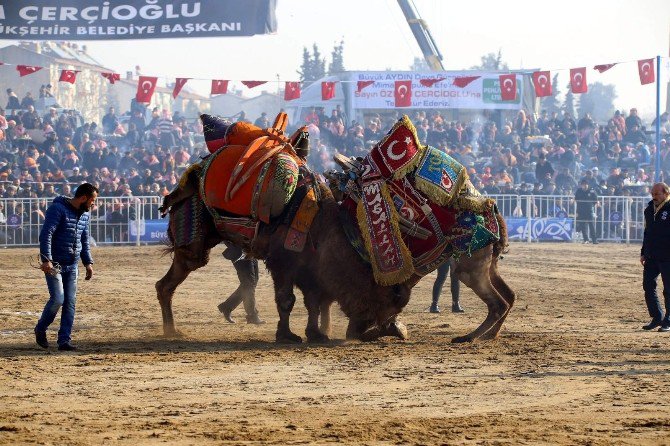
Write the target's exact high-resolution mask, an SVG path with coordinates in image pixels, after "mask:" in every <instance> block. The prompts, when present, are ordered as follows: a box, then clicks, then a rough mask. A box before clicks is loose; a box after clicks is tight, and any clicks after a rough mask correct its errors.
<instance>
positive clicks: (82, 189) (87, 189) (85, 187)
mask: <svg viewBox="0 0 670 446" xmlns="http://www.w3.org/2000/svg"><path fill="white" fill-rule="evenodd" d="M94 192H95V193H100V191H99V190H98V188H97V187H95V186H94V185H92V184H91V183H84V184H81V185H80V186H79V187H78V188H77V190H76V191H75V193H74V198H79V197H83V196H84V195H86V196H87V197H91V196H93V193H94Z"/></svg>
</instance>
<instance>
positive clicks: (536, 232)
mask: <svg viewBox="0 0 670 446" xmlns="http://www.w3.org/2000/svg"><path fill="white" fill-rule="evenodd" d="M505 222H506V223H507V234H508V235H509V238H510V240H528V232H529V231H530V238H531V239H532V240H545V241H570V240H572V230H573V227H572V225H573V223H574V222H573V220H572V219H571V218H531V219H530V220H528V219H527V218H506V219H505Z"/></svg>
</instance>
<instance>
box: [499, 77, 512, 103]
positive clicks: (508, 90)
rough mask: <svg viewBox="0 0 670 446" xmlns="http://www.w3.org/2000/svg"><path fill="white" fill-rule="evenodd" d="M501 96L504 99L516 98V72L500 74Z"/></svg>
mask: <svg viewBox="0 0 670 446" xmlns="http://www.w3.org/2000/svg"><path fill="white" fill-rule="evenodd" d="M499 79H500V98H501V99H502V100H503V101H513V100H515V99H516V74H501V75H500V78H499Z"/></svg>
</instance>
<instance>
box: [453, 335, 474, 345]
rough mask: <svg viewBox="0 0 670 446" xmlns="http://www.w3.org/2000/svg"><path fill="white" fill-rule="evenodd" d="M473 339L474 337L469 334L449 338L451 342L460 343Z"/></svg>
mask: <svg viewBox="0 0 670 446" xmlns="http://www.w3.org/2000/svg"><path fill="white" fill-rule="evenodd" d="M472 341H474V338H473V337H472V336H470V335H465V336H456V337H455V338H453V339H452V340H451V343H452V344H462V343H464V342H472Z"/></svg>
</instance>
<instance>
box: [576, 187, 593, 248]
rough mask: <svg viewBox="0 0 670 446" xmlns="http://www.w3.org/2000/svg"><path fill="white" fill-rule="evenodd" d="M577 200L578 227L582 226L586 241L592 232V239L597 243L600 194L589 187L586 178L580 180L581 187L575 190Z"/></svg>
mask: <svg viewBox="0 0 670 446" xmlns="http://www.w3.org/2000/svg"><path fill="white" fill-rule="evenodd" d="M575 201H576V202H577V225H578V228H581V231H582V236H583V237H584V243H588V242H589V234H590V235H591V241H592V242H593V244H594V245H597V244H598V239H597V238H596V221H595V220H596V206H597V205H598V196H597V195H596V193H595V192H594V191H593V190H592V189H591V188H590V187H589V182H588V181H587V180H586V179H582V180H581V181H580V182H579V189H577V192H575ZM578 230H579V229H578Z"/></svg>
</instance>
